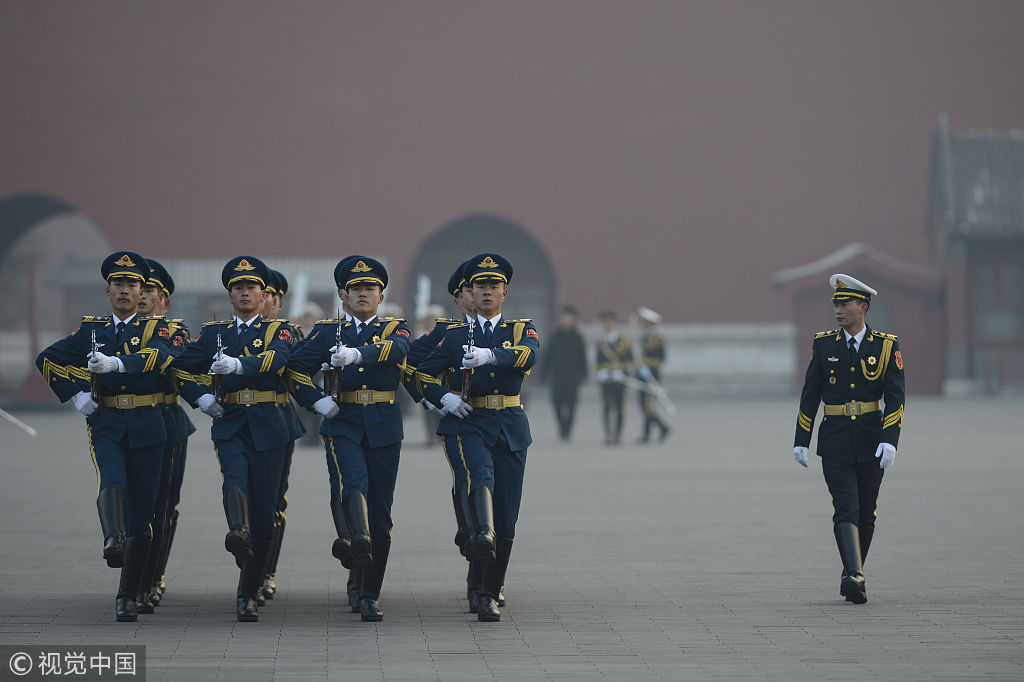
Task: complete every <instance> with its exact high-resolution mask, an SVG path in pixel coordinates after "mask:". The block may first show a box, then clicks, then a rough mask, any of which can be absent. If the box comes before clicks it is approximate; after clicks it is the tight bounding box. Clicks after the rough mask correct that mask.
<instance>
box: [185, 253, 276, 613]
mask: <svg viewBox="0 0 1024 682" xmlns="http://www.w3.org/2000/svg"><path fill="white" fill-rule="evenodd" d="M269 280H270V272H269V270H268V268H267V266H266V265H264V264H263V262H262V261H260V260H259V259H257V258H254V257H252V256H237V257H235V258H232V259H231V260H230V261H228V263H227V265H225V266H224V269H223V271H222V272H221V281H222V282H223V284H224V288H225V289H227V291H228V300H229V301H230V303H231V307H232V310H233V317H232V319H230V320H226V321H217V322H207V323H206V324H204V325H203V328H202V330H201V331H200V333H199V335H198V336H197V337H196V338H195V340H194V341H192V343H190V344H188V346H186V347H185V349H184V350H183V351H182V352H181V353H179V354H178V356H177V357H176V358H175V360H174V362H173V364H172V367H173V369H174V373H175V376H176V377H178V378H179V379H181V382H182V383H181V387H180V389H181V395H182V397H184V398H185V399H186V400H188V402H189V403H190V404H192V405H193V406H197V407H199V409H201V410H202V411H203V412H205V413H206V414H208V415H210V416H211V417H213V424H212V426H211V428H210V435H211V436H212V438H213V446H214V449H215V450H216V452H217V459H218V461H219V462H220V470H221V474H223V477H224V482H223V502H224V515H225V517H226V518H227V522H228V528H229V531H228V534H227V536H226V537H225V538H224V547H225V549H227V551H229V552H231V554H233V555H234V557H235V563H236V564H237V565H238V567H239V568H240V569H241V570H240V574H239V578H238V591H237V594H236V617H237V619H238V620H239V621H243V622H251V621H257V620H259V609H258V606H257V599H258V596H259V595H258V592H259V589H260V585H261V583H262V581H263V575H264V568H265V567H266V565H267V557H268V556H269V553H270V547H271V544H272V542H273V539H274V515H275V514H276V512H277V501H278V494H279V491H280V488H281V472H282V470H283V468H284V457H285V446H286V445H287V444H288V442H289V431H288V424H287V421H286V415H285V411H284V406H285V404H286V403H287V402H288V394H287V393H284V392H282V391H281V390H280V380H281V373H282V372H283V371H284V367H285V363H286V362H287V361H288V357H289V355H290V354H291V331H290V330H289V328H288V326H287V325H284V324H283V323H281V322H278V321H273V322H271V321H264V320H263V318H262V317H261V316H260V314H259V310H260V306H261V305H262V303H263V298H264V296H265V290H266V286H267V282H268V281H269Z"/></svg>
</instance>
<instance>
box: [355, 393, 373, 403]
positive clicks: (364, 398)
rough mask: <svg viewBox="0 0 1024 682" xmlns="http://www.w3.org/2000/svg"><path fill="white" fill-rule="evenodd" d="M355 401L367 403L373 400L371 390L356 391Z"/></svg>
mask: <svg viewBox="0 0 1024 682" xmlns="http://www.w3.org/2000/svg"><path fill="white" fill-rule="evenodd" d="M356 402H357V403H359V404H360V405H369V404H370V403H372V402H373V391H370V390H368V391H356Z"/></svg>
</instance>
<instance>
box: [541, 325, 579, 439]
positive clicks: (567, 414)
mask: <svg viewBox="0 0 1024 682" xmlns="http://www.w3.org/2000/svg"><path fill="white" fill-rule="evenodd" d="M547 348H548V350H547V351H545V353H544V362H543V364H541V376H542V377H544V379H545V380H546V381H548V382H549V384H550V386H551V402H552V403H553V404H554V406H555V419H557V420H558V435H559V437H560V438H561V439H562V440H564V441H568V440H570V439H571V437H572V424H573V419H574V418H575V416H576V401H577V400H578V398H579V393H580V384H582V383H583V382H584V381H586V379H587V349H586V345H585V344H584V342H583V335H582V334H581V333H580V329H579V326H578V325H577V315H576V309H575V308H574V307H572V306H571V305H566V306H563V307H562V316H561V318H560V319H559V321H558V326H557V327H555V331H554V332H553V333H552V335H551V339H550V341H549V342H548V344H547Z"/></svg>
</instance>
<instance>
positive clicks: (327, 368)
mask: <svg viewBox="0 0 1024 682" xmlns="http://www.w3.org/2000/svg"><path fill="white" fill-rule="evenodd" d="M320 371H321V372H323V373H324V374H327V373H328V372H330V371H331V366H330V365H328V364H327V363H326V362H324V363H321V364H320Z"/></svg>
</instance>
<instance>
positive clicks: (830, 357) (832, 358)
mask: <svg viewBox="0 0 1024 682" xmlns="http://www.w3.org/2000/svg"><path fill="white" fill-rule="evenodd" d="M828 361H829V362H839V358H837V357H833V356H831V355H830V356H829V358H828Z"/></svg>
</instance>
